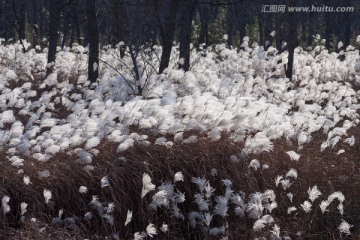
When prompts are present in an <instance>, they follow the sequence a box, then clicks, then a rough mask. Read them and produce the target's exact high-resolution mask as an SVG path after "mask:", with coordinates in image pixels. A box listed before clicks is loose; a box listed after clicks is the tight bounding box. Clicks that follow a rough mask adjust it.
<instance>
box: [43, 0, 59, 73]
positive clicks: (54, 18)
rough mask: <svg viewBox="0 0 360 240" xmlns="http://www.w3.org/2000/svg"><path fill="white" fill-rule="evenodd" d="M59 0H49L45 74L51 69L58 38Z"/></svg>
mask: <svg viewBox="0 0 360 240" xmlns="http://www.w3.org/2000/svg"><path fill="white" fill-rule="evenodd" d="M59 5H60V4H59V1H53V0H50V7H49V18H50V23H49V50H48V68H47V71H46V75H49V74H50V73H51V72H52V71H53V65H49V64H50V63H55V58H56V46H57V40H58V29H59V12H58V11H59Z"/></svg>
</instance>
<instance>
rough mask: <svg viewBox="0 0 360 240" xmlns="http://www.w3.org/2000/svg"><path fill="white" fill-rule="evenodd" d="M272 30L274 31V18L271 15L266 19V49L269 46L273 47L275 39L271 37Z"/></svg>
mask: <svg viewBox="0 0 360 240" xmlns="http://www.w3.org/2000/svg"><path fill="white" fill-rule="evenodd" d="M272 30H273V17H272V15H271V14H267V15H266V17H265V29H264V35H265V39H264V40H265V42H264V43H265V44H264V47H265V49H267V48H268V47H269V46H272V43H273V37H272V36H270V34H271V32H272Z"/></svg>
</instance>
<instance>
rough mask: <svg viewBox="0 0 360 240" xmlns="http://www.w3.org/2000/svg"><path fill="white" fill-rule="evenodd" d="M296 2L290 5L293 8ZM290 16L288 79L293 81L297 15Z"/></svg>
mask: <svg viewBox="0 0 360 240" xmlns="http://www.w3.org/2000/svg"><path fill="white" fill-rule="evenodd" d="M295 1H296V0H291V1H290V4H291V6H293V7H295V6H296V2H295ZM287 14H288V21H287V22H288V36H287V40H288V41H287V42H288V51H289V57H288V65H287V68H286V77H287V78H289V79H290V81H291V80H292V75H293V65H294V54H295V48H296V45H297V19H296V16H295V14H296V13H287Z"/></svg>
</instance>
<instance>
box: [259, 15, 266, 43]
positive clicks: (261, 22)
mask: <svg viewBox="0 0 360 240" xmlns="http://www.w3.org/2000/svg"><path fill="white" fill-rule="evenodd" d="M258 22H259V37H260V40H259V41H260V45H262V46H264V45H265V44H264V31H263V29H264V17H263V16H262V14H261V13H260V14H258Z"/></svg>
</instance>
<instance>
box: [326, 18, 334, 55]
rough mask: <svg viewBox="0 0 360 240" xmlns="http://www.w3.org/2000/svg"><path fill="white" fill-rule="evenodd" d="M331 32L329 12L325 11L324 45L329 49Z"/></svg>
mask: <svg viewBox="0 0 360 240" xmlns="http://www.w3.org/2000/svg"><path fill="white" fill-rule="evenodd" d="M332 33H333V26H332V18H331V13H325V40H326V42H325V47H326V48H327V49H328V50H330V48H331V35H332Z"/></svg>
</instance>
